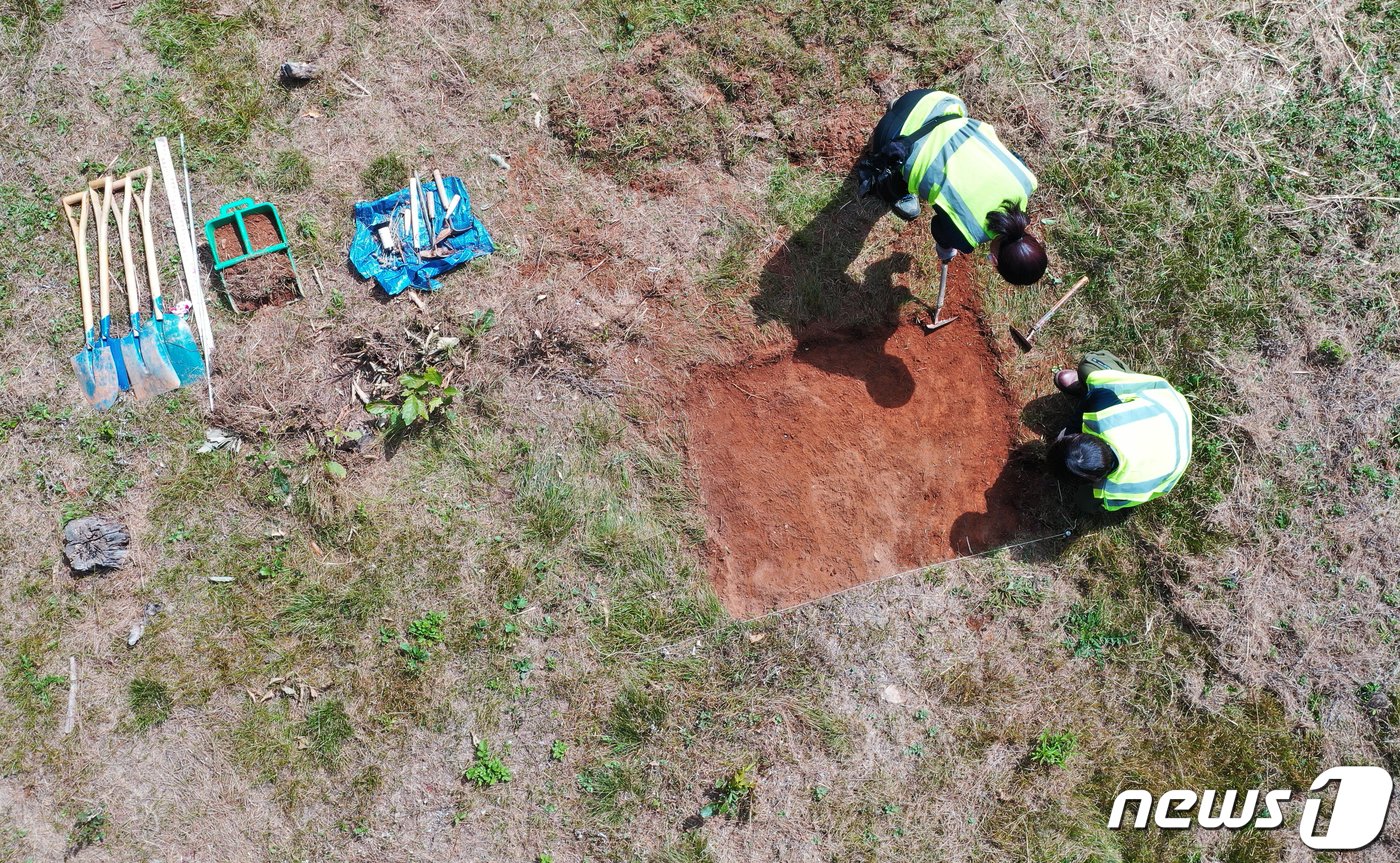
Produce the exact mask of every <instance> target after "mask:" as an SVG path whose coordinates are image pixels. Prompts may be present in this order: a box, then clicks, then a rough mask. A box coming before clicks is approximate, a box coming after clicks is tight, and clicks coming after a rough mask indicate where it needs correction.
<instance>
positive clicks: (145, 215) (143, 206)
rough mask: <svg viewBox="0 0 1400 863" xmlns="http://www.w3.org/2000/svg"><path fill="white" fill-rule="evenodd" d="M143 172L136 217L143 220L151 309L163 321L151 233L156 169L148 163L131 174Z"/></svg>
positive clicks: (142, 230)
mask: <svg viewBox="0 0 1400 863" xmlns="http://www.w3.org/2000/svg"><path fill="white" fill-rule="evenodd" d="M142 174H144V175H145V177H146V183H145V185H144V186H143V187H142V188H141V197H139V198H137V199H136V217H137V219H138V220H139V221H140V222H141V245H142V250H143V251H144V252H145V253H146V284H147V285H148V286H149V287H150V289H151V311H152V312H153V313H154V314H155V317H156V320H158V321H161V320H165V315H164V314H163V313H162V311H161V307H160V306H161V303H160V267H159V266H157V265H156V240H155V237H153V236H152V235H151V186H152V180H153V178H154V177H155V169H154V167H153V166H151V165H147V166H146V167H144V168H142V169H141V170H139V171H132V172H131V174H130V175H129V176H133V177H135V176H139V175H142Z"/></svg>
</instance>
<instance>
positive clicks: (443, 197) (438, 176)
mask: <svg viewBox="0 0 1400 863" xmlns="http://www.w3.org/2000/svg"><path fill="white" fill-rule="evenodd" d="M433 184H434V185H435V186H437V193H438V200H439V201H442V210H443V212H447V189H445V188H443V185H442V172H441V171H439V170H438V169H437V168H434V169H433Z"/></svg>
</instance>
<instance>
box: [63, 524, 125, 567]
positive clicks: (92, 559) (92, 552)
mask: <svg viewBox="0 0 1400 863" xmlns="http://www.w3.org/2000/svg"><path fill="white" fill-rule="evenodd" d="M63 541H64V546H63V554H64V556H65V557H67V558H68V565H69V566H71V567H72V568H73V571H74V572H78V573H86V572H92V571H94V570H97V569H117V568H119V567H122V566H125V565H126V559H127V556H128V555H129V554H130V550H129V548H128V546H130V545H131V535H130V534H129V533H127V530H126V525H124V524H122V523H121V522H117V521H109V520H107V519H105V518H99V517H97V516H95V515H90V516H87V517H86V518H75V519H73V520H72V521H70V522H68V524H67V525H66V526H65V527H64V528H63Z"/></svg>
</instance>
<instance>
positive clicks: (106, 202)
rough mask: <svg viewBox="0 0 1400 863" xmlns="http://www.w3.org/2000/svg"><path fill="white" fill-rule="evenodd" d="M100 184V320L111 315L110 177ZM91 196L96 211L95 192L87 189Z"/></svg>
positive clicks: (98, 311) (98, 272)
mask: <svg viewBox="0 0 1400 863" xmlns="http://www.w3.org/2000/svg"><path fill="white" fill-rule="evenodd" d="M103 179H104V180H105V182H104V184H103V186H102V203H101V205H100V206H101V208H102V213H101V215H100V216H99V218H98V222H97V303H98V310H97V313H98V314H99V315H100V316H101V318H102V320H104V321H105V320H107V319H108V318H109V317H111V316H112V298H111V293H110V287H109V285H108V282H109V280H110V279H111V273H110V262H109V261H108V260H107V220H108V219H109V218H111V215H112V178H111V177H105V178H103ZM88 194H89V195H91V196H92V211H93V212H94V213H97V210H98V207H99V204H98V203H97V200H98V199H97V192H95V191H93V190H92V189H89V190H88Z"/></svg>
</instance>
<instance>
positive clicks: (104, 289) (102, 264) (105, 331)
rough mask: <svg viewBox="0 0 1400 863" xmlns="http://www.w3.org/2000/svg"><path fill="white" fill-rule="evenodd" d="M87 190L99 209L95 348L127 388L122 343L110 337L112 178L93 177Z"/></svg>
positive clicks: (119, 384) (93, 205)
mask: <svg viewBox="0 0 1400 863" xmlns="http://www.w3.org/2000/svg"><path fill="white" fill-rule="evenodd" d="M119 182H120V181H119ZM93 186H101V187H102V198H101V204H99V203H98V197H97V191H96V189H94V188H92V187H93ZM88 194H89V195H91V196H92V211H93V213H94V214H98V211H99V210H101V213H100V216H101V218H99V219H98V221H97V301H98V310H97V311H98V314H99V315H100V317H99V319H98V324H97V333H98V337H99V342H98V349H99V350H103V351H106V352H107V354H108V355H109V356H111V358H112V364H113V365H114V366H116V369H117V385H118V386H119V387H121V389H123V390H127V389H130V388H131V383H130V382H129V380H128V379H127V376H126V362H125V361H124V360H123V359H122V349H121V344H120V342H119V341H118V340H117V339H114V338H112V295H111V288H112V286H111V262H110V260H109V259H108V257H107V219H108V218H109V217H110V216H111V215H112V178H111V177H103V178H102V179H100V180H93V181H92V182H91V183H89V184H88Z"/></svg>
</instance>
